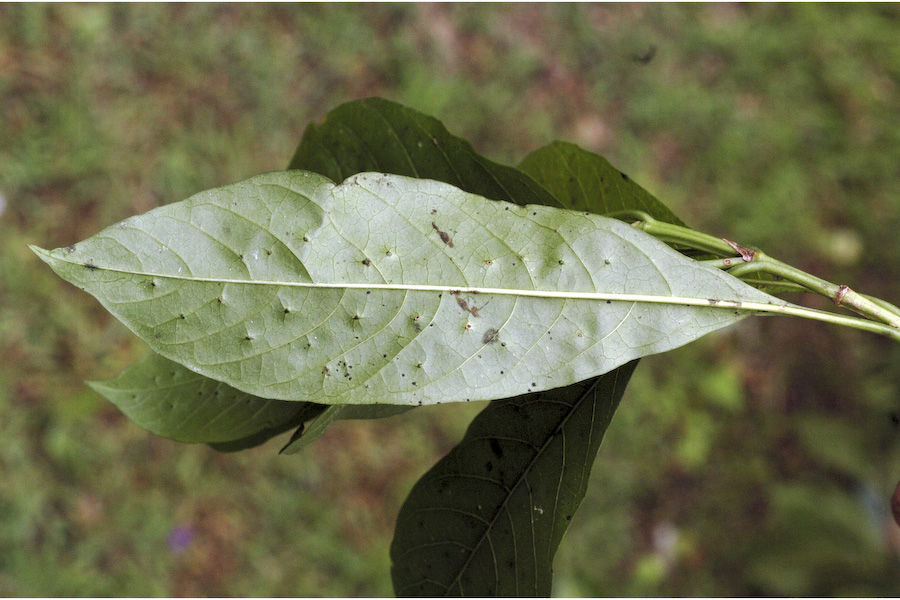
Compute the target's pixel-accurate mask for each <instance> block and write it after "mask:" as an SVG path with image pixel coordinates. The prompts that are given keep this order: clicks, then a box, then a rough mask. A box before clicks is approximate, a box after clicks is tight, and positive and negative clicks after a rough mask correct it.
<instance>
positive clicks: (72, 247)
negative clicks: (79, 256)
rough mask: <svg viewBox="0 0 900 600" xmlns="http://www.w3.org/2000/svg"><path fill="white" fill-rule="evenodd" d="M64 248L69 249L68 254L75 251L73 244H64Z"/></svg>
mask: <svg viewBox="0 0 900 600" xmlns="http://www.w3.org/2000/svg"><path fill="white" fill-rule="evenodd" d="M66 250H68V251H69V254H72V253H73V252H75V246H74V245H72V246H66Z"/></svg>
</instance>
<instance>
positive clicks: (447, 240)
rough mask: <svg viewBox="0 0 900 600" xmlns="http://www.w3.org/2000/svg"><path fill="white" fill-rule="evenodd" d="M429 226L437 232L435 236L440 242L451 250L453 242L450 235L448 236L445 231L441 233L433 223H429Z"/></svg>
mask: <svg viewBox="0 0 900 600" xmlns="http://www.w3.org/2000/svg"><path fill="white" fill-rule="evenodd" d="M431 226H432V227H433V228H434V230H435V231H437V234H438V236H439V237H440V238H441V241H442V242H444V243H445V244H447V245H448V246H450V247H451V248H452V247H453V240H452V239H451V238H450V234H448V233H447V232H446V231H441V228H440V227H438V226H437V224H436V223H435V222H434V221H432V222H431Z"/></svg>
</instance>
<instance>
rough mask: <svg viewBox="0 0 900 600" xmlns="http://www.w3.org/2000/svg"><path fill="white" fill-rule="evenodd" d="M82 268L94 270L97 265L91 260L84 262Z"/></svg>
mask: <svg viewBox="0 0 900 600" xmlns="http://www.w3.org/2000/svg"><path fill="white" fill-rule="evenodd" d="M84 268H85V269H87V270H88V271H96V270H97V269H98V268H99V267H97V265H95V264H94V263H92V262H86V263H84Z"/></svg>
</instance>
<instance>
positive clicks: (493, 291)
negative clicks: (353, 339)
mask: <svg viewBox="0 0 900 600" xmlns="http://www.w3.org/2000/svg"><path fill="white" fill-rule="evenodd" d="M32 248H33V249H34V250H35V251H36V252H37V253H39V254H42V255H44V256H47V257H49V258H51V259H52V260H54V261H59V262H65V263H67V264H70V265H75V266H82V267H83V266H84V265H82V264H81V263H78V262H74V261H69V260H65V259H63V258H59V257H57V256H52V255H51V253H50V252H49V251H47V250H44V249H42V248H37V247H32ZM91 269H92V270H95V271H96V270H102V271H108V272H113V273H120V274H123V275H134V276H139V277H153V278H160V279H173V280H179V281H190V282H195V283H215V284H230V285H259V286H279V287H298V288H312V289H362V290H393V291H412V292H434V293H450V294H486V295H499V296H522V297H530V298H550V299H562V300H594V301H607V300H608V301H611V302H637V303H651V304H679V305H686V306H701V307H706V308H718V309H729V310H746V311H764V312H765V311H770V310H771V308H772V307H787V306H791V304H790V303H787V302H785V303H781V304H776V303H773V302H747V301H742V300H728V299H722V298H708V297H705V298H699V297H691V296H666V295H655V294H627V293H618V292H579V291H567V290H535V289H521V288H492V287H479V286H460V285H446V284H416V283H376V282H350V281H341V282H331V281H329V282H315V281H278V280H266V279H231V278H224V277H198V276H195V275H177V274H171V273H156V272H151V271H135V270H130V269H122V268H119V267H108V266H104V265H96V264H93V265H91Z"/></svg>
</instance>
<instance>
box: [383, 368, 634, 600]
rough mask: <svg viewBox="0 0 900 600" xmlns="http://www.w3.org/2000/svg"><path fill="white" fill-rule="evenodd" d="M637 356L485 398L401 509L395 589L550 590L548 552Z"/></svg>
mask: <svg viewBox="0 0 900 600" xmlns="http://www.w3.org/2000/svg"><path fill="white" fill-rule="evenodd" d="M635 364H636V363H635V362H631V363H629V364H627V365H625V366H623V367H621V368H619V369H616V370H615V371H613V372H611V373H607V374H606V375H604V376H602V377H599V378H594V379H591V380H589V381H584V382H581V383H579V384H575V385H571V386H568V387H567V388H565V391H564V393H559V390H553V391H551V392H550V393H540V394H529V395H527V396H524V397H521V398H512V399H508V400H498V401H496V402H492V403H490V404H489V405H488V407H487V408H486V409H485V410H484V411H482V412H481V414H479V415H478V416H477V417H476V418H475V420H474V421H472V424H471V425H470V426H469V429H468V431H467V432H466V435H465V437H464V438H463V440H462V441H461V442H460V443H459V445H457V446H456V447H455V448H454V449H453V450H452V451H451V452H450V453H449V454H448V455H447V456H445V457H444V458H442V459H441V460H440V461H439V462H438V463H437V464H436V465H435V466H434V467H432V468H431V469H430V470H429V471H428V473H426V474H425V475H424V476H423V477H422V478H421V479H420V480H419V481H418V482H417V483H416V485H415V486H414V487H413V489H412V491H411V492H410V494H409V497H408V498H407V500H406V502H404V504H403V507H402V508H401V509H400V515H399V516H398V518H397V533H396V535H395V536H394V541H393V543H392V545H391V560H392V562H393V566H392V569H391V574H392V577H393V581H394V590H395V591H396V593H397V595H398V596H549V595H550V591H551V590H550V585H551V577H552V570H551V566H552V564H553V555H554V554H555V553H556V549H557V548H558V547H559V543H560V541H561V539H562V536H563V533H564V532H565V529H566V526H567V525H568V523H569V521H570V520H571V518H572V515H573V514H574V513H575V510H576V509H577V508H578V506H579V505H580V504H581V501H582V499H583V498H584V493H585V490H586V488H587V483H588V476H589V474H590V469H591V465H592V464H593V461H594V457H595V456H596V454H597V450H598V448H599V447H600V442H601V440H602V439H603V434H604V433H605V431H606V428H607V426H608V425H609V423H610V420H611V419H612V416H613V413H614V412H615V410H616V407H617V406H618V403H619V400H620V399H621V397H622V393H623V392H624V391H625V386H626V384H627V383H628V379H629V377H630V376H631V373H632V371H633V370H634V367H635Z"/></svg>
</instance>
